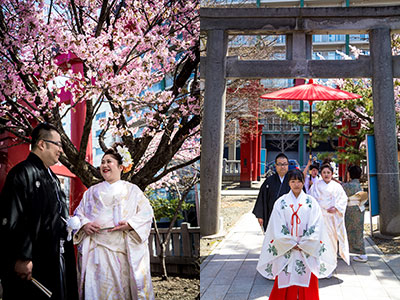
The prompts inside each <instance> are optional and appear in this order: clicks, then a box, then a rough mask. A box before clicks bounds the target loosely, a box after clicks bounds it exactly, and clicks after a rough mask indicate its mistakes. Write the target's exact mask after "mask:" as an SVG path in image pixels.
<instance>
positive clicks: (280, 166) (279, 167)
mask: <svg viewBox="0 0 400 300" xmlns="http://www.w3.org/2000/svg"><path fill="white" fill-rule="evenodd" d="M275 168H276V172H277V173H278V175H279V176H280V177H283V176H285V175H286V173H287V172H288V170H289V161H288V160H287V159H286V158H284V157H279V158H278V159H277V160H276V163H275Z"/></svg>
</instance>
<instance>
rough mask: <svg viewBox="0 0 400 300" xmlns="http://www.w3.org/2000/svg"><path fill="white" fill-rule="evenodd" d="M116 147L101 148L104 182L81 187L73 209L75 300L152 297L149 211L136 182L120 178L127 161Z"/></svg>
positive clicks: (125, 153)
mask: <svg viewBox="0 0 400 300" xmlns="http://www.w3.org/2000/svg"><path fill="white" fill-rule="evenodd" d="M117 149H118V151H116V150H115V149H113V148H111V149H109V150H107V151H106V153H105V154H104V156H103V158H102V161H101V166H100V172H101V175H102V176H103V178H104V180H105V181H104V182H101V183H99V184H96V185H94V186H92V187H90V188H89V189H88V190H87V191H86V192H85V194H84V195H83V199H82V201H81V202H80V204H79V206H78V207H77V208H76V210H75V213H74V214H75V216H77V217H78V218H79V219H80V223H81V227H80V228H79V229H78V231H77V232H76V233H75V235H74V243H75V244H77V245H78V252H79V255H78V256H79V261H78V269H79V273H80V274H79V277H78V280H79V293H80V299H87V300H89V299H96V300H99V299H154V295H153V287H152V282H151V274H150V257H149V247H148V241H147V240H148V237H149V234H150V230H151V223H152V217H153V210H152V208H151V206H150V203H149V201H148V199H147V198H146V197H145V196H144V194H143V192H142V191H141V190H140V189H139V188H138V187H137V186H136V185H134V184H132V183H129V182H127V181H123V180H120V179H121V172H122V170H123V169H124V168H126V167H129V164H130V162H131V160H130V155H129V152H127V150H126V148H125V147H124V148H121V147H120V146H118V147H117Z"/></svg>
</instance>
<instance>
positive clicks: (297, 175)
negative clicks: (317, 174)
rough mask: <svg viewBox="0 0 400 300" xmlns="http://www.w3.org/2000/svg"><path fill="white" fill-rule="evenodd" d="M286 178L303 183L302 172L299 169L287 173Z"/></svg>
mask: <svg viewBox="0 0 400 300" xmlns="http://www.w3.org/2000/svg"><path fill="white" fill-rule="evenodd" d="M287 176H288V179H289V181H290V180H300V181H301V182H302V183H304V174H303V172H301V171H300V170H297V169H293V170H290V171H289V172H288V173H287Z"/></svg>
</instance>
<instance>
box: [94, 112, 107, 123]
mask: <svg viewBox="0 0 400 300" xmlns="http://www.w3.org/2000/svg"><path fill="white" fill-rule="evenodd" d="M105 117H106V112H105V111H103V112H101V113H98V114H97V115H96V121H98V120H99V119H104V118H105Z"/></svg>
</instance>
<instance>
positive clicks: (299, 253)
mask: <svg viewBox="0 0 400 300" xmlns="http://www.w3.org/2000/svg"><path fill="white" fill-rule="evenodd" d="M287 176H288V179H289V186H290V189H291V191H290V192H289V193H288V194H285V195H283V196H282V197H280V198H279V199H278V200H276V202H275V204H274V208H273V210H272V214H271V218H270V221H269V223H268V227H267V230H266V232H265V238H264V243H263V246H262V250H261V254H260V259H259V261H258V265H257V270H258V272H260V274H261V275H263V276H264V277H267V278H269V279H274V278H275V283H274V287H273V289H272V291H271V294H270V296H269V299H270V300H295V299H301V300H318V299H319V295H318V279H317V277H326V276H327V275H328V274H330V273H331V272H332V270H334V269H335V267H336V256H335V253H334V252H333V251H332V249H331V248H330V246H329V238H328V236H327V232H326V229H325V224H324V220H323V217H322V212H321V209H320V207H319V205H318V203H317V201H316V200H315V199H314V198H313V197H312V196H310V195H307V194H306V193H304V191H303V186H304V175H303V173H302V172H301V171H300V170H291V171H289V172H288V174H287Z"/></svg>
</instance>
